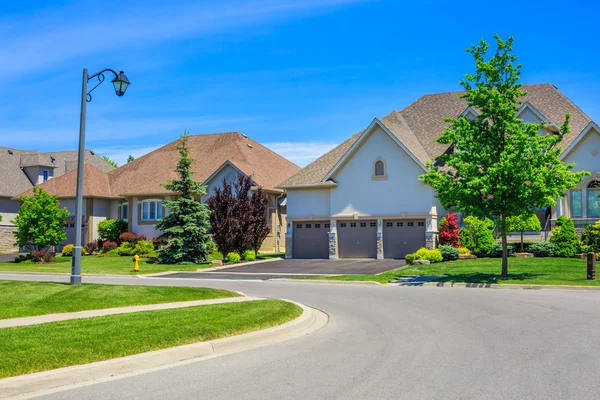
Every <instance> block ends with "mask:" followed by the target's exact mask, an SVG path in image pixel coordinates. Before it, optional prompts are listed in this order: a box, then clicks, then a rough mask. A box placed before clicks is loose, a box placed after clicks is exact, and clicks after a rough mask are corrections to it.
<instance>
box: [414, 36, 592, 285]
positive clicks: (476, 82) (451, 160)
mask: <svg viewBox="0 0 600 400" xmlns="http://www.w3.org/2000/svg"><path fill="white" fill-rule="evenodd" d="M494 37H495V39H496V41H497V49H496V52H495V53H494V54H493V55H492V56H491V57H489V59H487V58H486V57H487V52H488V49H489V47H490V46H489V45H488V44H487V43H486V42H485V41H484V40H481V41H480V43H479V44H478V45H477V46H472V47H471V48H470V49H468V50H467V51H468V52H469V53H471V54H472V55H473V57H474V60H475V69H476V72H475V74H467V75H466V79H465V80H463V81H461V84H462V86H463V87H464V88H465V90H466V92H465V93H464V94H463V95H462V96H461V97H462V98H464V99H465V100H466V103H467V106H469V107H472V108H473V109H476V110H478V112H479V115H478V117H477V118H476V119H473V120H470V119H468V118H466V117H459V118H450V119H447V122H448V123H449V127H448V128H447V129H446V131H445V132H444V133H442V135H441V136H440V137H439V138H438V139H437V141H438V142H439V143H443V144H447V145H449V151H447V152H446V153H444V154H443V155H441V156H440V157H438V158H437V160H436V161H437V163H436V165H435V166H433V165H431V164H430V165H429V172H427V173H426V174H424V175H422V176H421V178H422V179H423V181H424V182H425V183H428V184H429V185H431V186H432V187H433V188H434V189H435V190H436V191H437V196H438V198H439V199H440V201H441V203H442V205H443V206H444V208H446V209H450V208H453V207H454V208H456V209H458V210H460V211H462V212H464V213H466V214H470V215H476V216H478V217H481V218H483V217H490V218H492V219H494V220H495V221H497V222H498V226H499V230H500V235H501V236H502V276H503V277H506V276H507V275H508V244H507V240H506V235H507V232H508V230H507V219H508V218H510V217H516V216H519V215H523V214H525V213H528V212H530V211H531V210H532V209H535V208H541V207H547V206H552V205H554V204H555V203H556V200H555V198H561V197H564V193H565V191H566V190H568V189H570V188H572V187H573V186H575V185H576V184H578V183H579V182H580V181H581V179H582V177H583V176H585V175H586V174H587V175H589V173H586V172H572V171H571V169H572V168H573V166H574V164H564V163H563V162H562V161H561V160H560V158H559V156H560V154H561V153H562V149H561V148H560V142H561V141H562V139H563V137H564V136H565V135H566V134H567V133H568V132H569V115H568V114H567V115H566V116H565V122H564V124H563V125H562V127H561V128H560V131H559V132H558V133H556V134H544V135H540V131H541V130H543V129H544V128H545V125H546V122H540V123H537V124H536V123H530V122H525V121H523V120H521V119H520V118H518V117H517V112H518V110H519V108H520V107H521V105H522V103H523V100H522V97H523V96H524V95H525V94H526V92H525V91H523V90H521V84H520V83H519V79H520V75H521V66H520V65H516V64H515V62H516V60H517V57H516V56H515V55H513V54H512V43H513V38H512V37H511V38H509V39H508V40H507V41H506V42H505V41H503V40H502V39H501V38H500V37H499V36H498V35H495V36H494ZM441 166H443V168H442V167H441Z"/></svg>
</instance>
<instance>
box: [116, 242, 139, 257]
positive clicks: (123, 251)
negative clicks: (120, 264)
mask: <svg viewBox="0 0 600 400" xmlns="http://www.w3.org/2000/svg"><path fill="white" fill-rule="evenodd" d="M117 251H118V253H119V255H120V256H123V257H130V256H133V255H134V251H135V249H134V248H133V247H132V246H131V243H128V242H125V243H121V245H120V246H119V247H118V248H117Z"/></svg>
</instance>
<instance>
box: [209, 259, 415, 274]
mask: <svg viewBox="0 0 600 400" xmlns="http://www.w3.org/2000/svg"><path fill="white" fill-rule="evenodd" d="M405 265H406V262H405V261H404V260H393V259H386V260H375V259H366V260H365V259H360V260H353V259H343V260H277V261H269V262H265V263H257V264H250V265H244V264H240V265H239V266H235V267H230V268H224V269H221V270H219V272H244V273H267V274H281V273H286V274H379V273H381V272H384V271H389V270H390V269H396V268H400V267H403V266H405Z"/></svg>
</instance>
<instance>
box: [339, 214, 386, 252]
mask: <svg viewBox="0 0 600 400" xmlns="http://www.w3.org/2000/svg"><path fill="white" fill-rule="evenodd" d="M337 232H338V249H339V250H338V252H339V256H340V258H376V257H377V221H347V222H344V221H342V222H339V223H338V229H337Z"/></svg>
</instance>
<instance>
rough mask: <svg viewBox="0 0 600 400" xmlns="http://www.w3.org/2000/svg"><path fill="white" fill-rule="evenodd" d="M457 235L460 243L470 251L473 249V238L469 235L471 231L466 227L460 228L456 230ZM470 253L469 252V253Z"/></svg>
mask: <svg viewBox="0 0 600 400" xmlns="http://www.w3.org/2000/svg"><path fill="white" fill-rule="evenodd" d="M458 236H459V238H460V245H461V246H463V247H464V248H466V249H469V251H470V252H472V251H473V249H475V240H474V239H473V236H472V235H471V231H470V230H469V228H467V227H463V228H460V229H459V230H458ZM469 254H471V253H469Z"/></svg>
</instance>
